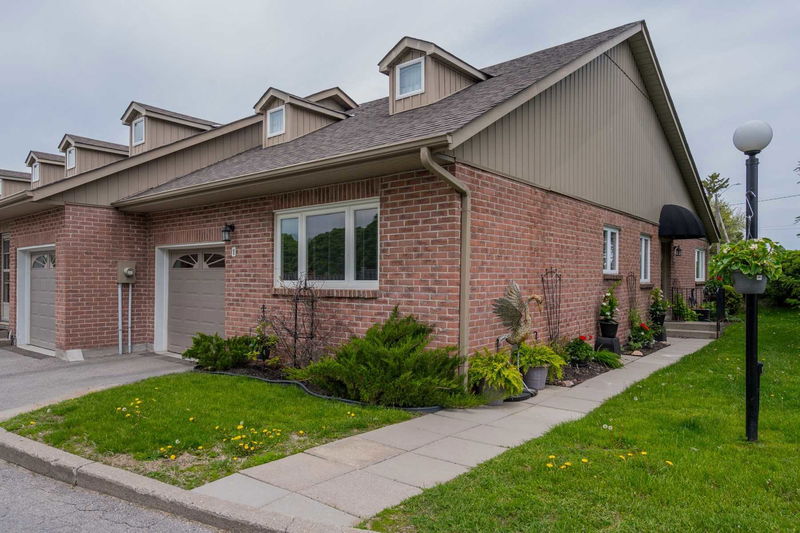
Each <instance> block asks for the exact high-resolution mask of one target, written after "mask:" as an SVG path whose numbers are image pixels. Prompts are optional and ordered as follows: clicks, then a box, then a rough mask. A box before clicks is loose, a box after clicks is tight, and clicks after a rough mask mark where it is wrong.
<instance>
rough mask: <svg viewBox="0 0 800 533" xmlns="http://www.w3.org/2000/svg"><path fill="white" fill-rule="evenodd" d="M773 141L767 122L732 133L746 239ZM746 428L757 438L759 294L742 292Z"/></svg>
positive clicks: (752, 234) (754, 223) (753, 231)
mask: <svg viewBox="0 0 800 533" xmlns="http://www.w3.org/2000/svg"><path fill="white" fill-rule="evenodd" d="M771 140H772V128H771V127H770V126H769V124H767V123H766V122H763V121H760V120H751V121H750V122H745V123H744V124H742V125H741V126H739V127H738V128H736V131H735V132H734V133H733V144H734V146H736V148H737V149H739V150H740V151H742V152H744V153H745V155H746V156H747V162H746V169H747V180H746V185H745V187H746V189H747V190H746V192H745V195H744V201H745V239H747V240H750V239H756V238H758V158H757V157H756V155H757V154H758V153H759V152H761V150H763V149H764V148H766V147H767V145H769V143H770V141H771ZM744 302H745V347H744V353H745V388H746V390H745V431H746V433H747V440H749V441H756V440H758V409H759V396H760V387H761V369H762V366H763V365H762V363H759V362H758V295H757V294H745V298H744Z"/></svg>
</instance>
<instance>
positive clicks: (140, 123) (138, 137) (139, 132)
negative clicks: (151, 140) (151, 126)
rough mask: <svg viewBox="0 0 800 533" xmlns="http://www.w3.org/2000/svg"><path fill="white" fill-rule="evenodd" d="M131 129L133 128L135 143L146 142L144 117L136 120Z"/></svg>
mask: <svg viewBox="0 0 800 533" xmlns="http://www.w3.org/2000/svg"><path fill="white" fill-rule="evenodd" d="M131 129H132V130H133V145H134V146H136V145H137V144H142V143H143V142H144V117H140V118H137V119H136V120H134V121H133V124H131Z"/></svg>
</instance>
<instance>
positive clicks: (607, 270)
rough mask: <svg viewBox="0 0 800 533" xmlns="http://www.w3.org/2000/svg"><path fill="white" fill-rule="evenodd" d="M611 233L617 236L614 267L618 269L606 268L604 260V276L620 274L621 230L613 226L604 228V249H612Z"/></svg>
mask: <svg viewBox="0 0 800 533" xmlns="http://www.w3.org/2000/svg"><path fill="white" fill-rule="evenodd" d="M611 232H614V233H616V234H617V240H616V243H615V244H616V245H615V246H614V252H613V258H614V261H613V262H614V266H615V267H616V268H613V269H612V268H606V264H605V259H603V274H619V228H615V227H613V226H604V227H603V234H604V236H603V239H604V241H603V247H604V248H605V247H606V246H608V249H611Z"/></svg>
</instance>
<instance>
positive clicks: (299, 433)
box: [297, 429, 306, 435]
mask: <svg viewBox="0 0 800 533" xmlns="http://www.w3.org/2000/svg"><path fill="white" fill-rule="evenodd" d="M305 433H306V432H305V431H303V430H302V429H301V430H300V431H298V432H297V434H298V435H305Z"/></svg>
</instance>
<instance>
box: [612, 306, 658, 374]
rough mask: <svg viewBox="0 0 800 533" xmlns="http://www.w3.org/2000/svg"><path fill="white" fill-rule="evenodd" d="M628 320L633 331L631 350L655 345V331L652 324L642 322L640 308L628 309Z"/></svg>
mask: <svg viewBox="0 0 800 533" xmlns="http://www.w3.org/2000/svg"><path fill="white" fill-rule="evenodd" d="M628 322H629V324H630V327H631V333H630V335H629V336H628V347H629V348H630V349H631V350H639V349H641V348H649V347H650V346H652V345H653V339H654V337H655V331H653V328H652V327H651V326H650V325H648V324H646V323H645V322H642V319H641V315H639V310H638V309H631V310H630V311H628ZM613 368H616V367H613Z"/></svg>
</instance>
